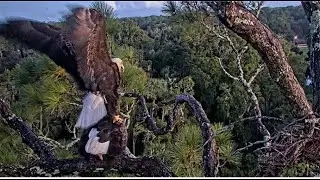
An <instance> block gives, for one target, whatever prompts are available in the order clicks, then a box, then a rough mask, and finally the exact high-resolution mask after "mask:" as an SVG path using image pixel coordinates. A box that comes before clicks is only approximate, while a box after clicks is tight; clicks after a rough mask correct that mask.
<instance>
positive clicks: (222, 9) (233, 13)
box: [206, 1, 313, 116]
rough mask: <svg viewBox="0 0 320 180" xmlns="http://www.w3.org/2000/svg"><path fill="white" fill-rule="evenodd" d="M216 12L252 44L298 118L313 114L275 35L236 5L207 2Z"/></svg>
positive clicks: (226, 24) (232, 3)
mask: <svg viewBox="0 0 320 180" xmlns="http://www.w3.org/2000/svg"><path fill="white" fill-rule="evenodd" d="M206 3H207V5H208V6H210V7H211V8H212V9H214V10H215V11H216V12H217V16H218V18H219V20H220V21H221V22H222V23H223V24H224V25H225V26H226V27H228V28H229V29H230V30H232V31H233V32H234V33H236V34H237V35H239V36H240V37H242V38H243V39H245V40H246V41H247V42H249V43H250V44H251V45H252V46H253V47H254V48H255V49H256V50H257V51H258V53H259V54H260V56H261V57H262V59H263V60H264V62H265V63H266V65H267V67H268V70H269V72H270V75H271V77H272V78H273V79H274V80H275V82H276V83H277V85H278V86H279V88H280V89H281V91H282V93H283V95H284V96H285V97H286V98H288V99H289V100H290V102H291V103H292V105H293V107H294V108H295V110H296V113H297V115H299V116H306V115H311V114H313V110H312V107H311V105H310V104H309V102H308V100H307V98H306V95H305V92H304V90H303V88H302V87H301V85H300V84H299V82H298V80H297V78H296V76H295V74H294V72H293V70H292V68H291V66H290V65H289V63H288V59H287V57H286V54H285V52H284V49H283V47H282V45H281V43H280V41H279V39H278V38H277V37H276V35H275V34H273V33H272V31H271V30H269V28H268V27H266V26H265V25H264V24H262V23H261V22H260V21H259V20H258V19H257V17H256V16H255V15H254V14H252V13H251V12H250V11H248V10H247V9H245V8H244V7H243V6H242V5H241V4H239V3H237V2H233V1H231V2H215V3H212V2H206Z"/></svg>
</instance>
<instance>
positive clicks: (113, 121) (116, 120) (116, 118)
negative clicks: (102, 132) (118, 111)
mask: <svg viewBox="0 0 320 180" xmlns="http://www.w3.org/2000/svg"><path fill="white" fill-rule="evenodd" d="M112 123H115V124H118V125H119V124H122V123H123V119H122V118H120V115H117V116H114V117H113V118H112Z"/></svg>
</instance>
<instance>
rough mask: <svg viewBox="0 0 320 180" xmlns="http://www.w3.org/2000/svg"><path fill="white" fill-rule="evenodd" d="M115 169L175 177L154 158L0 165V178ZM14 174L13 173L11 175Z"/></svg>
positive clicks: (83, 173) (145, 175)
mask: <svg viewBox="0 0 320 180" xmlns="http://www.w3.org/2000/svg"><path fill="white" fill-rule="evenodd" d="M111 169H116V170H117V171H119V172H124V173H130V174H134V175H136V176H144V177H154V176H158V177H159V176H165V177H172V176H175V175H174V174H173V173H172V172H171V171H170V169H168V167H167V166H166V165H164V164H163V163H162V162H160V161H159V160H157V159H156V158H154V157H139V158H129V157H118V158H116V159H114V160H112V161H108V162H106V161H99V160H92V161H89V162H88V161H87V160H85V159H82V158H77V159H63V160H58V159H54V160H52V161H51V162H50V163H44V162H43V161H39V162H38V163H37V164H36V165H33V166H32V167H6V166H1V165H0V175H1V176H16V177H19V176H29V177H30V176H32V177H34V176H57V177H58V176H65V175H72V174H73V175H80V176H81V175H82V176H92V175H94V176H102V173H103V172H104V171H106V170H111ZM1 170H2V171H1ZM12 172H14V173H12Z"/></svg>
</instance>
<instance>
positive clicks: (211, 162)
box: [175, 94, 218, 177]
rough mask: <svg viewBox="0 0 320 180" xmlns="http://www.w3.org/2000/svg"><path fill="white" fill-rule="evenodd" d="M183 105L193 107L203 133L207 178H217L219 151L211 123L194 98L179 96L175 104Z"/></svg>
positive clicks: (203, 156) (203, 154)
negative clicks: (186, 104)
mask: <svg viewBox="0 0 320 180" xmlns="http://www.w3.org/2000/svg"><path fill="white" fill-rule="evenodd" d="M182 103H188V105H189V106H190V107H191V109H192V111H193V114H194V115H195V116H196V119H197V121H198V124H199V126H200V129H201V132H202V138H203V142H204V147H203V153H202V158H203V164H204V169H205V176H207V177H208V176H216V175H217V173H218V159H217V158H218V150H217V145H216V141H215V138H212V137H214V132H212V128H211V124H210V121H209V119H208V117H207V115H206V113H205V112H204V110H203V108H202V106H201V104H200V103H199V102H198V101H197V100H196V99H195V98H194V97H192V96H189V95H183V94H182V95H177V96H176V100H175V104H182Z"/></svg>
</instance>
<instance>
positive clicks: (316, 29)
mask: <svg viewBox="0 0 320 180" xmlns="http://www.w3.org/2000/svg"><path fill="white" fill-rule="evenodd" d="M301 4H302V6H303V8H304V11H305V13H306V15H307V18H308V20H309V23H310V38H311V39H310V42H308V47H309V59H310V61H309V62H310V64H309V67H310V70H311V80H312V84H313V110H314V111H315V112H316V113H318V114H319V113H320V2H318V1H315V2H314V1H301Z"/></svg>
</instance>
